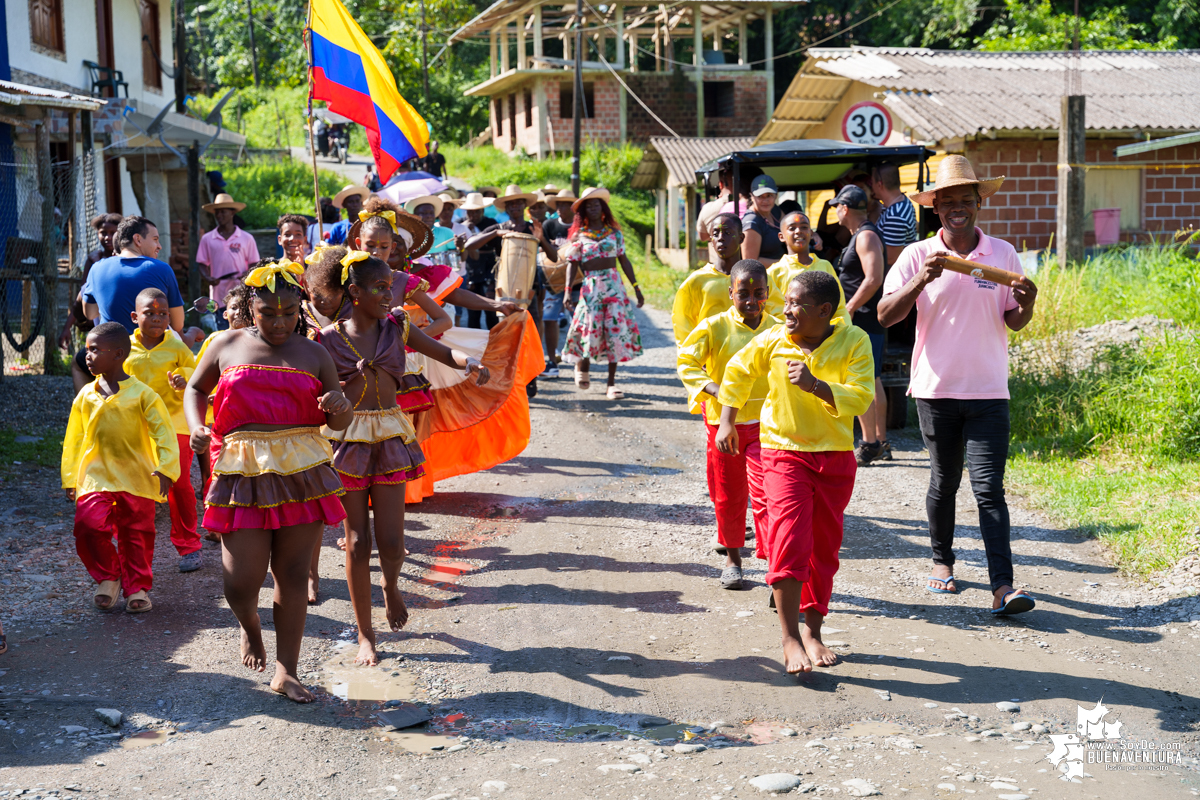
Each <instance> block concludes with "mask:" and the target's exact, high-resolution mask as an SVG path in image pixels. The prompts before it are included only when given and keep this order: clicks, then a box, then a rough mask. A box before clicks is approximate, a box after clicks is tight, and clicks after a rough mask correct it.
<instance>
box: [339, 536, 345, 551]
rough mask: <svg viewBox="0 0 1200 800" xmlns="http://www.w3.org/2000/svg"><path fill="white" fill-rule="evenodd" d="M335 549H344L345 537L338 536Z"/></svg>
mask: <svg viewBox="0 0 1200 800" xmlns="http://www.w3.org/2000/svg"><path fill="white" fill-rule="evenodd" d="M337 548H338V550H345V549H346V537H345V536H339V537H338V540H337Z"/></svg>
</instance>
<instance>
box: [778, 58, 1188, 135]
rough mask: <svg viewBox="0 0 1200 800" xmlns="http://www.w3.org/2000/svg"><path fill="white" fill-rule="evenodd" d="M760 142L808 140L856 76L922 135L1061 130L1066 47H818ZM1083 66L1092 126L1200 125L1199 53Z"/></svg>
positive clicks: (1085, 60)
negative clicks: (991, 50) (993, 49)
mask: <svg viewBox="0 0 1200 800" xmlns="http://www.w3.org/2000/svg"><path fill="white" fill-rule="evenodd" d="M807 55H808V58H807V60H806V62H805V64H804V66H803V67H802V68H801V70H800V71H799V72H798V73H797V74H796V76H795V77H794V78H793V79H792V83H791V85H790V86H789V87H788V90H787V92H786V94H785V95H784V99H783V100H782V101H781V102H780V104H779V106H778V107H777V108H776V109H775V113H774V114H773V115H772V119H771V121H770V122H769V123H768V124H767V127H766V128H764V130H763V132H762V133H761V134H760V135H759V138H758V141H760V142H773V141H781V140H784V139H792V138H802V137H803V136H804V135H805V134H806V132H807V131H808V130H810V129H811V128H812V127H813V126H814V125H817V124H820V123H821V122H822V121H824V119H825V117H826V116H828V114H829V113H831V112H832V111H833V110H834V108H836V107H837V106H838V104H839V103H840V102H841V99H842V97H843V96H844V95H845V93H846V91H847V90H848V89H849V88H850V86H851V85H852V84H853V82H855V81H858V82H860V83H863V84H866V85H868V86H873V87H876V88H877V89H878V93H877V95H876V96H877V97H878V98H879V99H880V100H881V101H882V102H883V103H884V104H885V105H887V107H888V108H889V109H890V110H892V111H893V112H895V114H896V115H897V116H898V117H899V118H900V119H901V120H902V121H903V122H904V123H905V125H906V126H907V127H911V128H912V136H913V138H914V139H924V140H934V141H946V140H950V139H958V138H962V137H965V136H973V135H975V134H977V133H988V134H990V133H994V132H999V131H1006V130H1013V131H1023V130H1057V129H1058V124H1059V114H1060V104H1061V98H1062V96H1063V95H1064V94H1066V78H1067V69H1068V65H1069V62H1070V61H1071V60H1072V59H1073V57H1076V56H1075V54H1071V53H1065V52H1039V53H1011V52H1006V53H985V52H978V51H945V50H929V49H926V48H915V47H913V48H868V47H845V48H813V49H811V50H809V51H808V54H807ZM1077 58H1078V70H1079V75H1080V79H1081V81H1082V85H1083V94H1085V95H1086V96H1087V113H1086V118H1087V127H1088V129H1089V130H1111V131H1117V130H1121V131H1125V130H1156V131H1171V130H1176V131H1188V130H1197V129H1200V96H1198V95H1197V92H1196V87H1198V86H1200V51H1197V50H1168V51H1099V50H1094V51H1084V52H1081V53H1079V54H1077Z"/></svg>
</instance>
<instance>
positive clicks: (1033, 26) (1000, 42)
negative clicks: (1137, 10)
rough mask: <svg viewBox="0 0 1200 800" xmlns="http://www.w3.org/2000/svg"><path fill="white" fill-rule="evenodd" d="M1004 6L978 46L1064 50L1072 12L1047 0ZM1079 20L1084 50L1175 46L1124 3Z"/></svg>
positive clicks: (1016, 1)
mask: <svg viewBox="0 0 1200 800" xmlns="http://www.w3.org/2000/svg"><path fill="white" fill-rule="evenodd" d="M1005 7H1006V8H1007V12H1006V13H1005V15H1004V16H1003V17H1002V18H1001V19H999V20H997V21H996V22H995V23H993V24H992V26H991V27H990V28H988V30H987V31H986V32H985V33H984V34H983V35H982V36H980V37H979V38H978V39H977V40H976V46H977V47H978V48H979V49H981V50H992V51H997V50H1063V49H1066V48H1068V47H1069V46H1070V44H1071V42H1072V41H1073V37H1074V34H1075V25H1076V21H1075V16H1074V14H1072V13H1068V12H1056V11H1055V10H1054V8H1053V7H1052V6H1051V4H1050V0H1039V1H1038V2H1037V3H1024V2H1021V0H1005ZM1080 16H1081V17H1083V14H1081V15H1080ZM1078 24H1079V46H1080V48H1081V49H1084V50H1163V49H1171V48H1174V47H1176V46H1178V40H1177V39H1176V37H1175V36H1173V35H1167V36H1166V37H1164V38H1162V39H1160V40H1156V39H1155V38H1154V36H1153V34H1152V33H1151V32H1150V31H1149V30H1147V26H1145V25H1139V24H1136V23H1133V22H1130V21H1129V17H1128V14H1127V13H1126V11H1125V8H1124V7H1123V6H1113V7H1111V8H1105V9H1097V10H1096V11H1094V12H1093V13H1092V14H1091V15H1090V16H1087V17H1084V18H1081V19H1080V20H1079V23H1078Z"/></svg>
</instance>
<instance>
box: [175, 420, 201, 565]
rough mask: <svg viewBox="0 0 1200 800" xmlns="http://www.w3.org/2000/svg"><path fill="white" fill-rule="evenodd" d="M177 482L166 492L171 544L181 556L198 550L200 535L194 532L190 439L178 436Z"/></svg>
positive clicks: (181, 435)
mask: <svg viewBox="0 0 1200 800" xmlns="http://www.w3.org/2000/svg"><path fill="white" fill-rule="evenodd" d="M178 438H179V480H177V481H175V483H174V485H172V486H171V490H170V491H169V492H167V502H168V503H169V504H170V506H171V544H173V545H175V550H176V551H177V552H178V553H179V555H181V556H186V555H187V554H188V553H194V552H196V551H197V550H199V549H200V534H199V533H197V532H196V490H195V489H193V488H192V457H193V456H195V455H196V454H195V453H193V452H192V444H191V437H189V436H188V435H187V434H184V433H181V434H178Z"/></svg>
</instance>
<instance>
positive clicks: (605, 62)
mask: <svg viewBox="0 0 1200 800" xmlns="http://www.w3.org/2000/svg"><path fill="white" fill-rule="evenodd" d="M596 55H598V56H600V63H601V64H603V65H604V66H605V67H607V68H608V71H609V72H611V73H612V76H613V77H614V78H616V79H617V83H619V84H621V88H623V89H624V90H625V91H626V92H628V93H629V94H630V95H631V96H632V97H633V99H634V100H637V102H638V105H639V106H641V107H642V108H644V109H646V113H647V114H649V115H650V116H652V117H654V119H655V121H656V122H658V124H659V125H662V126H663V127H664V128H666V129H667V130H668V131H670V132H671V135H672V136H674V137H675V138H676V139H681V138H683V137H681V136H680V135H679V134H678V133H676V132H675V129H674V128H672V127H671V126H670V125H668V124H667V123H665V122H663V120H662V117H660V116H658V114H655V113H654V111H653V110H651V108H650V106H648V105H646V103H645V102H644V101H643V100H642V98H640V97H638V96H637V93H636V92H634V91H633V90H632V89H630V88H629V86H628V85H626V83H625V81H624V80H623V79H622V78H621V76H620V75H618V74H617V71H616V70H615V69H613V68H612V64H609V63H608V59H607V58H605V57H604V53H601V52H599V51H597V52H596Z"/></svg>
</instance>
